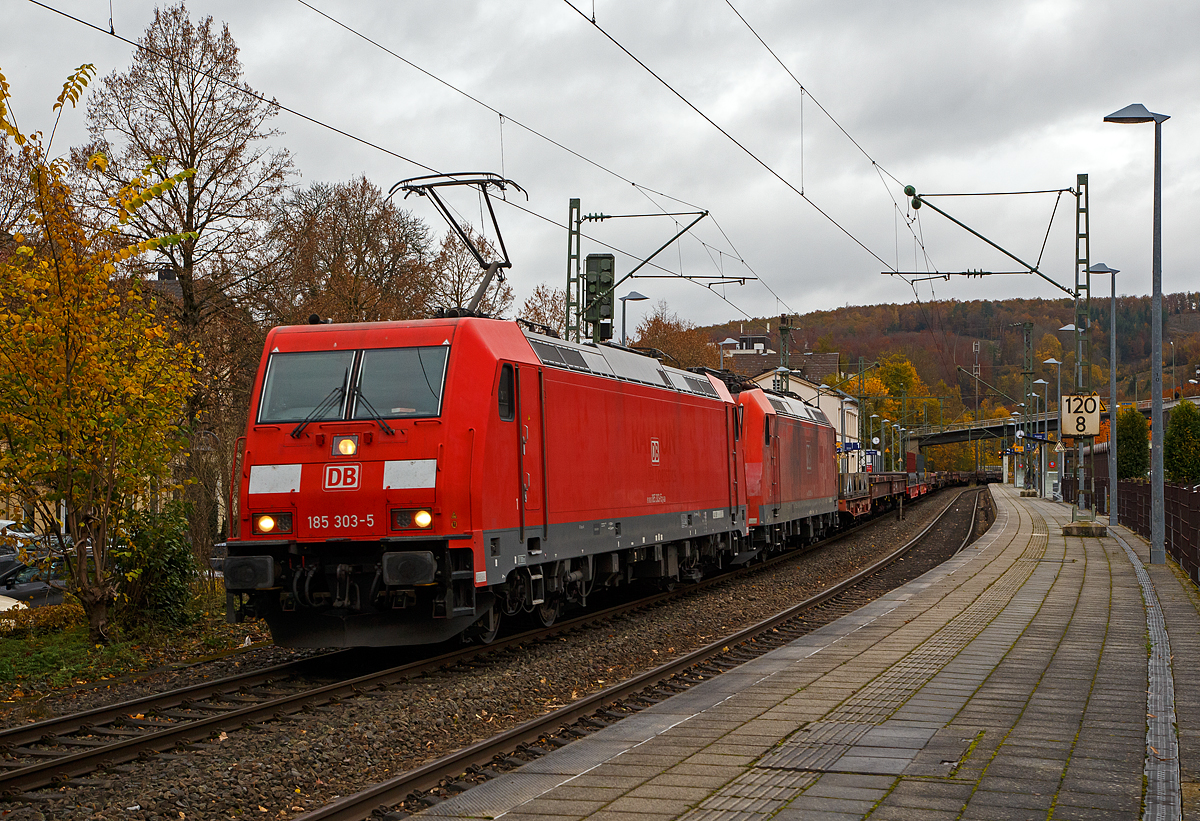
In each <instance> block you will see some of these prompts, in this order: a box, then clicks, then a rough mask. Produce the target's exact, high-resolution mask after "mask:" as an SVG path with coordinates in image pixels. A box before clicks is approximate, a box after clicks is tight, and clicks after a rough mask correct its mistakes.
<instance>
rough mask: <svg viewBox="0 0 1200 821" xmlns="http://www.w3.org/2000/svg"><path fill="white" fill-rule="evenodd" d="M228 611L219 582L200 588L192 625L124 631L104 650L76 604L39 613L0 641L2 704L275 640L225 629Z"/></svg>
mask: <svg viewBox="0 0 1200 821" xmlns="http://www.w3.org/2000/svg"><path fill="white" fill-rule="evenodd" d="M224 606H225V599H224V593H223V592H222V591H221V590H220V584H219V582H218V584H217V585H216V586H212V585H210V584H208V583H207V582H202V583H199V584H197V586H196V589H195V591H194V597H193V610H194V617H193V619H192V621H191V623H190V624H189V625H188V626H187V627H185V628H181V629H166V628H153V627H140V628H137V629H125V630H122V631H121V632H120V633H119V634H118V637H117V639H116V640H114V641H113V642H111V643H110V644H108V645H102V646H96V645H92V644H91V643H90V642H89V641H88V630H87V624H86V621H85V620H84V619H83V611H82V608H80V607H79V605H78V604H65V605H59V606H57V607H54V608H37V611H40V612H36V616H37V622H36V624H33V625H24V626H21V627H18V628H17V629H16V630H13V631H12V632H11V633H10V634H9V635H0V703H2V702H9V703H12V702H15V701H20V700H23V699H26V698H29V697H39V696H43V695H45V694H47V693H49V692H52V691H54V690H60V689H66V688H71V687H78V686H80V685H86V684H91V683H94V682H99V681H107V680H112V679H119V678H123V677H125V676H129V675H132V674H136V673H141V672H144V671H147V670H153V669H155V668H159V667H166V666H170V665H178V664H186V663H188V662H191V661H196V660H199V659H201V658H205V657H208V656H212V655H215V654H218V653H221V652H222V651H226V650H231V649H234V648H237V647H240V646H242V645H244V644H245V642H246V640H247V639H249V640H250V642H251V643H255V644H257V643H258V642H261V641H269V639H270V636H269V634H268V633H267V631H266V626H265V625H264V624H263V623H262V622H258V621H256V622H249V623H245V624H226V623H225V610H224ZM27 613H28V614H30V615H33V614H34V613H35V611H27Z"/></svg>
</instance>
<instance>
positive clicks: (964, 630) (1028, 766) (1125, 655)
mask: <svg viewBox="0 0 1200 821" xmlns="http://www.w3.org/2000/svg"><path fill="white" fill-rule="evenodd" d="M991 489H992V495H993V498H994V499H995V503H996V509H997V518H996V521H995V522H994V524H993V525H992V527H991V529H990V530H989V531H988V532H987V533H986V534H985V535H984V536H983V537H982V538H980V539H979V540H978V541H976V542H975V543H974V544H973V545H971V546H970V547H968V548H966V549H965V550H963V551H961V552H960V553H959V554H958V555H957V556H955V557H954V558H953V559H951V560H950V561H948V562H946V563H945V564H943V565H941V566H940V567H938V568H935V569H934V570H932V571H930V572H929V573H927V574H925V575H924V576H922V577H921V578H919V579H917V580H915V581H913V582H911V583H909V584H907V585H905V586H904V587H902V588H900V589H898V590H896V591H893V592H892V593H891V594H889V595H887V596H885V597H883V598H881V599H879V600H877V601H875V602H873V603H872V604H870V605H868V606H866V607H863V608H861V609H860V610H857V611H855V612H854V613H853V614H851V615H849V616H846V617H845V618H842V619H840V620H839V621H837V622H835V623H833V624H830V625H828V626H826V627H823V628H821V629H819V630H817V631H815V632H813V633H810V634H809V635H807V636H804V637H802V638H800V639H798V640H797V641H795V642H793V643H792V644H790V645H787V646H785V647H782V648H780V649H778V650H775V651H774V652H772V653H769V654H768V655H765V656H762V657H760V658H758V659H756V660H753V661H750V662H747V663H746V664H744V665H742V666H741V667H738V668H736V669H734V670H732V671H730V672H727V673H724V674H723V675H720V676H717V677H715V678H713V679H710V680H708V681H706V682H704V683H702V684H700V685H697V686H695V687H693V688H690V689H689V690H688V691H687V692H685V693H681V694H680V695H678V696H675V697H672V698H670V699H668V700H666V701H664V702H661V703H659V704H657V705H655V706H653V707H651V708H648V709H646V710H643V711H642V712H640V713H637V714H636V715H633V716H631V717H629V718H627V719H624V720H623V721H620V722H617V723H616V724H614V725H612V726H610V727H607V728H605V729H602V730H600V731H598V732H596V733H594V734H592V735H590V736H588V737H587V738H584V739H581V740H579V741H576V742H574V743H572V744H570V745H568V746H566V747H563V748H562V749H559V750H557V751H555V752H552V753H550V754H548V755H546V756H544V757H543V758H540V759H538V760H536V761H533V762H530V763H529V764H526V765H525V766H523V767H521V768H520V769H519V770H516V771H514V772H512V773H509V774H507V775H504V776H502V777H499V778H496V779H493V780H492V781H489V782H487V783H486V784H483V785H481V786H479V787H476V788H474V789H471V790H469V791H467V792H464V793H461V794H460V795H458V796H455V797H454V798H452V799H449V800H447V801H445V802H443V803H441V804H438V805H436V806H434V807H431V808H429V809H428V810H426V811H425V812H423V813H422V814H421V815H422V816H424V817H427V818H430V819H434V818H436V819H438V820H439V821H444V819H458V818H461V819H468V818H470V819H479V818H501V817H503V818H505V819H508V821H523V820H524V819H530V820H531V821H533V820H534V819H536V821H549V820H550V819H551V818H554V819H563V821H566V819H584V818H589V819H596V820H597V821H667V819H685V821H772V820H773V819H774V820H776V821H801V820H803V821H834V820H835V819H836V820H837V821H848V820H849V819H862V818H869V819H872V821H892V820H894V819H902V821H943V820H944V819H945V820H947V821H948V819H987V820H988V821H1002V820H1004V819H1048V818H1050V819H1137V818H1146V819H1156V820H1158V819H1161V821H1171V820H1172V819H1178V818H1180V817H1181V815H1182V814H1188V815H1191V814H1193V813H1196V812H1198V811H1200V709H1198V708H1200V652H1197V651H1198V649H1200V596H1198V595H1197V592H1196V589H1195V588H1194V587H1193V586H1192V585H1191V583H1190V582H1189V581H1188V580H1187V578H1186V577H1185V576H1183V575H1182V574H1181V573H1180V572H1179V571H1178V569H1177V568H1175V567H1174V565H1171V564H1170V563H1168V564H1167V565H1151V564H1150V562H1149V549H1148V546H1147V545H1146V543H1145V542H1144V541H1143V540H1141V539H1140V538H1139V537H1137V536H1136V535H1134V534H1132V533H1131V532H1129V531H1127V530H1125V529H1124V528H1119V527H1118V528H1110V529H1109V533H1108V535H1107V536H1105V537H1103V538H1091V537H1089V538H1081V537H1075V536H1070V537H1067V536H1063V535H1062V525H1063V524H1065V523H1067V522H1069V520H1070V508H1069V507H1066V506H1064V505H1060V504H1056V503H1053V502H1048V501H1045V500H1042V499H1036V498H1020V497H1019V496H1018V494H1017V491H1015V490H1014V489H1013V488H1012V487H1011V486H1006V485H991Z"/></svg>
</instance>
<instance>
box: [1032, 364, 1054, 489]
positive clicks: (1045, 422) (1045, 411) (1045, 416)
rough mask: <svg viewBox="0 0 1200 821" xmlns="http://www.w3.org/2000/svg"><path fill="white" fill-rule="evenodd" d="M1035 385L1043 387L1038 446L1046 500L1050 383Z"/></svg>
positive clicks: (1037, 381)
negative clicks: (1048, 392) (1039, 441)
mask: <svg viewBox="0 0 1200 821" xmlns="http://www.w3.org/2000/svg"><path fill="white" fill-rule="evenodd" d="M1033 384H1035V385H1041V386H1042V443H1041V444H1040V445H1039V446H1038V451H1039V452H1040V453H1041V455H1042V458H1041V460H1040V462H1041V469H1042V472H1041V490H1042V498H1043V499H1044V498H1046V448H1047V446H1049V444H1050V397H1049V396H1048V395H1047V391H1049V390H1050V383H1049V382H1047V381H1046V380H1045V379H1035V380H1033ZM1033 390H1034V398H1035V399H1036V398H1037V388H1034V389H1033Z"/></svg>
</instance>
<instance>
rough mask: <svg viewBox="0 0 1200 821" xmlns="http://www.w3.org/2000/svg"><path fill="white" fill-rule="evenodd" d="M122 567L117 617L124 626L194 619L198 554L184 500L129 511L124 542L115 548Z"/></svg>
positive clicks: (185, 622) (182, 624) (177, 624)
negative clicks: (194, 550)
mask: <svg viewBox="0 0 1200 821" xmlns="http://www.w3.org/2000/svg"><path fill="white" fill-rule="evenodd" d="M114 559H115V561H116V564H117V566H118V567H119V568H120V578H119V581H120V592H119V594H118V597H117V617H118V618H119V619H120V621H121V623H122V624H123V625H124V626H127V627H147V626H156V627H162V626H166V627H185V626H187V625H188V624H190V623H191V622H192V621H194V619H195V613H194V608H193V607H192V606H191V603H192V581H193V579H194V578H195V577H196V557H195V555H194V554H193V553H192V546H191V543H190V541H189V540H188V520H187V514H186V508H185V506H184V505H183V504H182V503H178V502H171V503H168V504H167V505H166V506H165V507H164V508H163V509H162V510H161V511H160V512H151V511H146V510H139V511H135V512H134V513H133V514H132V515H131V516H130V527H129V540H128V544H126V545H122V546H121V547H120V548H119V549H117V550H115V551H114Z"/></svg>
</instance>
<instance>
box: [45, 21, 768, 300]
mask: <svg viewBox="0 0 1200 821" xmlns="http://www.w3.org/2000/svg"><path fill="white" fill-rule="evenodd" d="M29 2H31V3H32V4H33V5H35V6H38V7H40V8H43V9H45V10H47V11H50V12H53V13H54V14H57V15H59V16H61V17H64V18H66V19H68V20H71V21H72V22H74V23H78V24H79V25H82V26H84V27H86V28H89V29H92V30H93V31H96V32H99V33H101V34H103V35H106V36H109V37H113V38H115V39H117V40H120V41H121V42H123V43H126V44H127V45H129V46H132V47H133V48H136V49H139V50H141V51H145V52H147V53H149V54H153V55H155V56H156V57H159V58H160V59H163V60H167V61H169V62H171V63H173V64H174V65H176V66H180V67H182V68H186V69H188V70H189V71H193V72H195V73H197V74H199V75H201V76H203V77H205V78H207V79H209V80H212V81H213V82H215V83H217V84H218V85H222V86H225V87H227V88H229V89H231V90H234V91H237V92H238V93H241V94H244V95H246V96H248V97H250V98H252V99H255V100H258V101H259V102H261V103H264V104H265V105H268V106H271V107H273V108H276V109H278V110H280V111H285V112H287V113H289V114H291V115H293V116H295V117H298V118H300V119H301V120H304V121H305V122H308V123H311V124H312V125H315V126H317V127H319V128H323V129H326V130H328V131H331V132H333V133H336V134H338V135H340V136H343V137H346V138H348V139H350V140H353V141H355V142H357V143H359V144H361V145H365V146H367V147H369V148H373V149H375V150H377V151H380V152H382V153H384V154H386V155H388V156H390V157H394V158H396V159H399V160H402V161H403V162H406V163H409V164H411V165H414V166H416V167H417V168H420V169H422V170H425V171H429V172H431V173H433V174H440V173H441V172H440V171H438V169H436V168H433V167H432V166H429V165H426V164H424V163H422V162H420V161H418V160H414V159H412V158H411V157H406V156H404V155H403V154H400V153H399V152H396V151H393V150H392V149H389V148H386V147H384V146H382V145H379V144H378V143H375V142H372V141H371V140H368V139H365V138H363V137H359V136H357V135H355V134H352V133H350V132H348V131H345V130H344V129H341V128H338V127H337V126H334V125H331V124H330V123H326V122H323V121H322V120H318V119H317V118H315V117H311V116H309V115H307V114H304V113H302V112H300V111H298V110H296V109H294V108H291V107H289V106H287V105H284V104H282V103H280V102H278V101H277V100H274V99H268V98H267V97H266V96H265V95H263V94H259V93H257V92H255V91H251V90H249V89H247V88H245V87H243V86H239V85H237V84H236V83H231V82H229V81H227V80H224V79H222V78H220V77H217V76H215V75H213V74H212V73H210V72H207V71H204V70H203V69H200V68H197V67H196V66H192V65H190V64H188V63H185V62H183V61H182V60H179V59H178V58H176V57H173V56H171V55H169V54H165V53H163V52H161V51H158V50H157V49H154V48H151V47H150V46H147V45H144V44H142V43H138V42H136V41H134V40H130V39H129V38H127V37H123V36H121V35H119V34H116V33H115V32H112V31H107V30H105V29H104V28H103V27H101V26H97V25H95V24H94V23H91V22H89V21H87V20H84V19H82V18H80V17H76V16H75V15H73V14H70V13H68V12H65V11H63V10H61V9H57V8H54V7H53V6H50V5H48V4H46V3H43V2H41V1H40V0H29ZM509 120H510V122H512V120H511V118H509ZM551 142H553V141H551ZM564 150H566V151H568V152H570V149H568V148H565V147H564ZM571 153H574V152H571ZM581 159H584V160H585V161H588V162H591V161H590V160H587V158H586V157H582V156H581ZM593 164H595V163H593ZM598 167H599V166H598ZM605 170H607V169H605ZM610 173H613V174H614V175H615V176H618V177H620V175H619V174H616V172H610ZM622 179H624V178H622ZM631 185H633V186H634V187H635V188H637V189H638V190H639V191H642V192H643V194H645V192H646V191H650V192H651V193H654V194H656V195H658V196H662V197H666V198H667V199H670V200H673V201H675V202H679V203H681V204H683V205H687V206H689V207H691V203H689V202H687V201H685V200H680V199H678V198H676V197H672V196H670V195H668V194H663V193H662V192H658V191H654V190H653V189H649V188H646V187H645V186H641V185H638V184H637V183H632V182H631ZM502 202H504V203H505V204H506V205H508V206H510V207H512V208H515V209H516V210H518V211H521V212H523V213H525V214H528V215H529V216H532V217H535V218H536V219H539V220H542V221H543V222H546V223H548V224H550V225H554V226H556V227H561V223H560V222H558V221H557V220H554V219H552V218H550V217H547V216H545V215H544V214H539V213H538V212H536V211H534V210H532V209H530V208H526V207H524V206H522V205H520V204H519V203H517V202H515V201H512V200H502ZM651 202H653V200H651ZM656 205H657V203H656ZM697 207H698V206H697ZM210 230H211V229H210ZM721 233H722V236H724V232H723V231H722V232H721ZM582 236H584V237H585V238H587V239H588V240H589V241H591V242H595V243H597V244H598V245H600V246H601V247H603V248H606V249H608V250H610V251H614V252H616V253H619V254H623V255H625V256H628V257H630V258H631V259H640V257H639V256H638V255H637V254H635V253H633V252H631V251H626V250H624V249H622V248H620V247H618V246H615V245H612V244H611V243H607V242H604V241H603V240H600V239H599V238H597V237H593V236H590V235H587V234H582ZM726 241H728V237H726ZM730 247H731V248H732V247H733V246H732V243H730ZM734 258H737V259H739V261H741V262H742V263H743V264H745V262H744V260H741V257H740V254H736V250H735V256H734ZM648 265H649V267H651V268H655V269H658V270H660V271H662V272H663V273H665V274H670V275H671V276H673V277H676V278H679V279H682V280H684V281H687V282H691V283H693V284H697V285H702V286H703V283H699V282H696V281H695V280H693V279H691V278H689V277H684V276H681V275H680V274H677V273H676V272H674V271H672V270H670V269H669V268H664V267H663V266H661V265H659V264H657V263H655V262H650V263H648ZM746 267H747V269H748V270H749V269H750V266H749V265H746ZM751 273H752V274H753V277H744V278H739V279H749V278H754V279H757V280H758V281H760V282H761V281H762V280H761V278H759V277H758V275H757V274H755V273H754V272H753V271H751ZM709 290H710V291H711V292H712V293H714V294H716V296H717V297H718V298H720V299H721V300H722V301H723V302H725V303H726V304H728V305H729V306H730V307H732V308H734V309H735V310H736V311H738V313H740V314H742V315H743V316H745V317H747V318H752V317H751V316H750V314H748V313H747V312H746V311H745V310H743V309H742V308H741V307H740V306H738V305H736V304H735V303H734V302H732V301H731V300H729V299H728V298H727V297H725V296H724V295H722V294H718V293H716V291H712V289H709ZM768 290H770V289H769V288H768Z"/></svg>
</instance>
